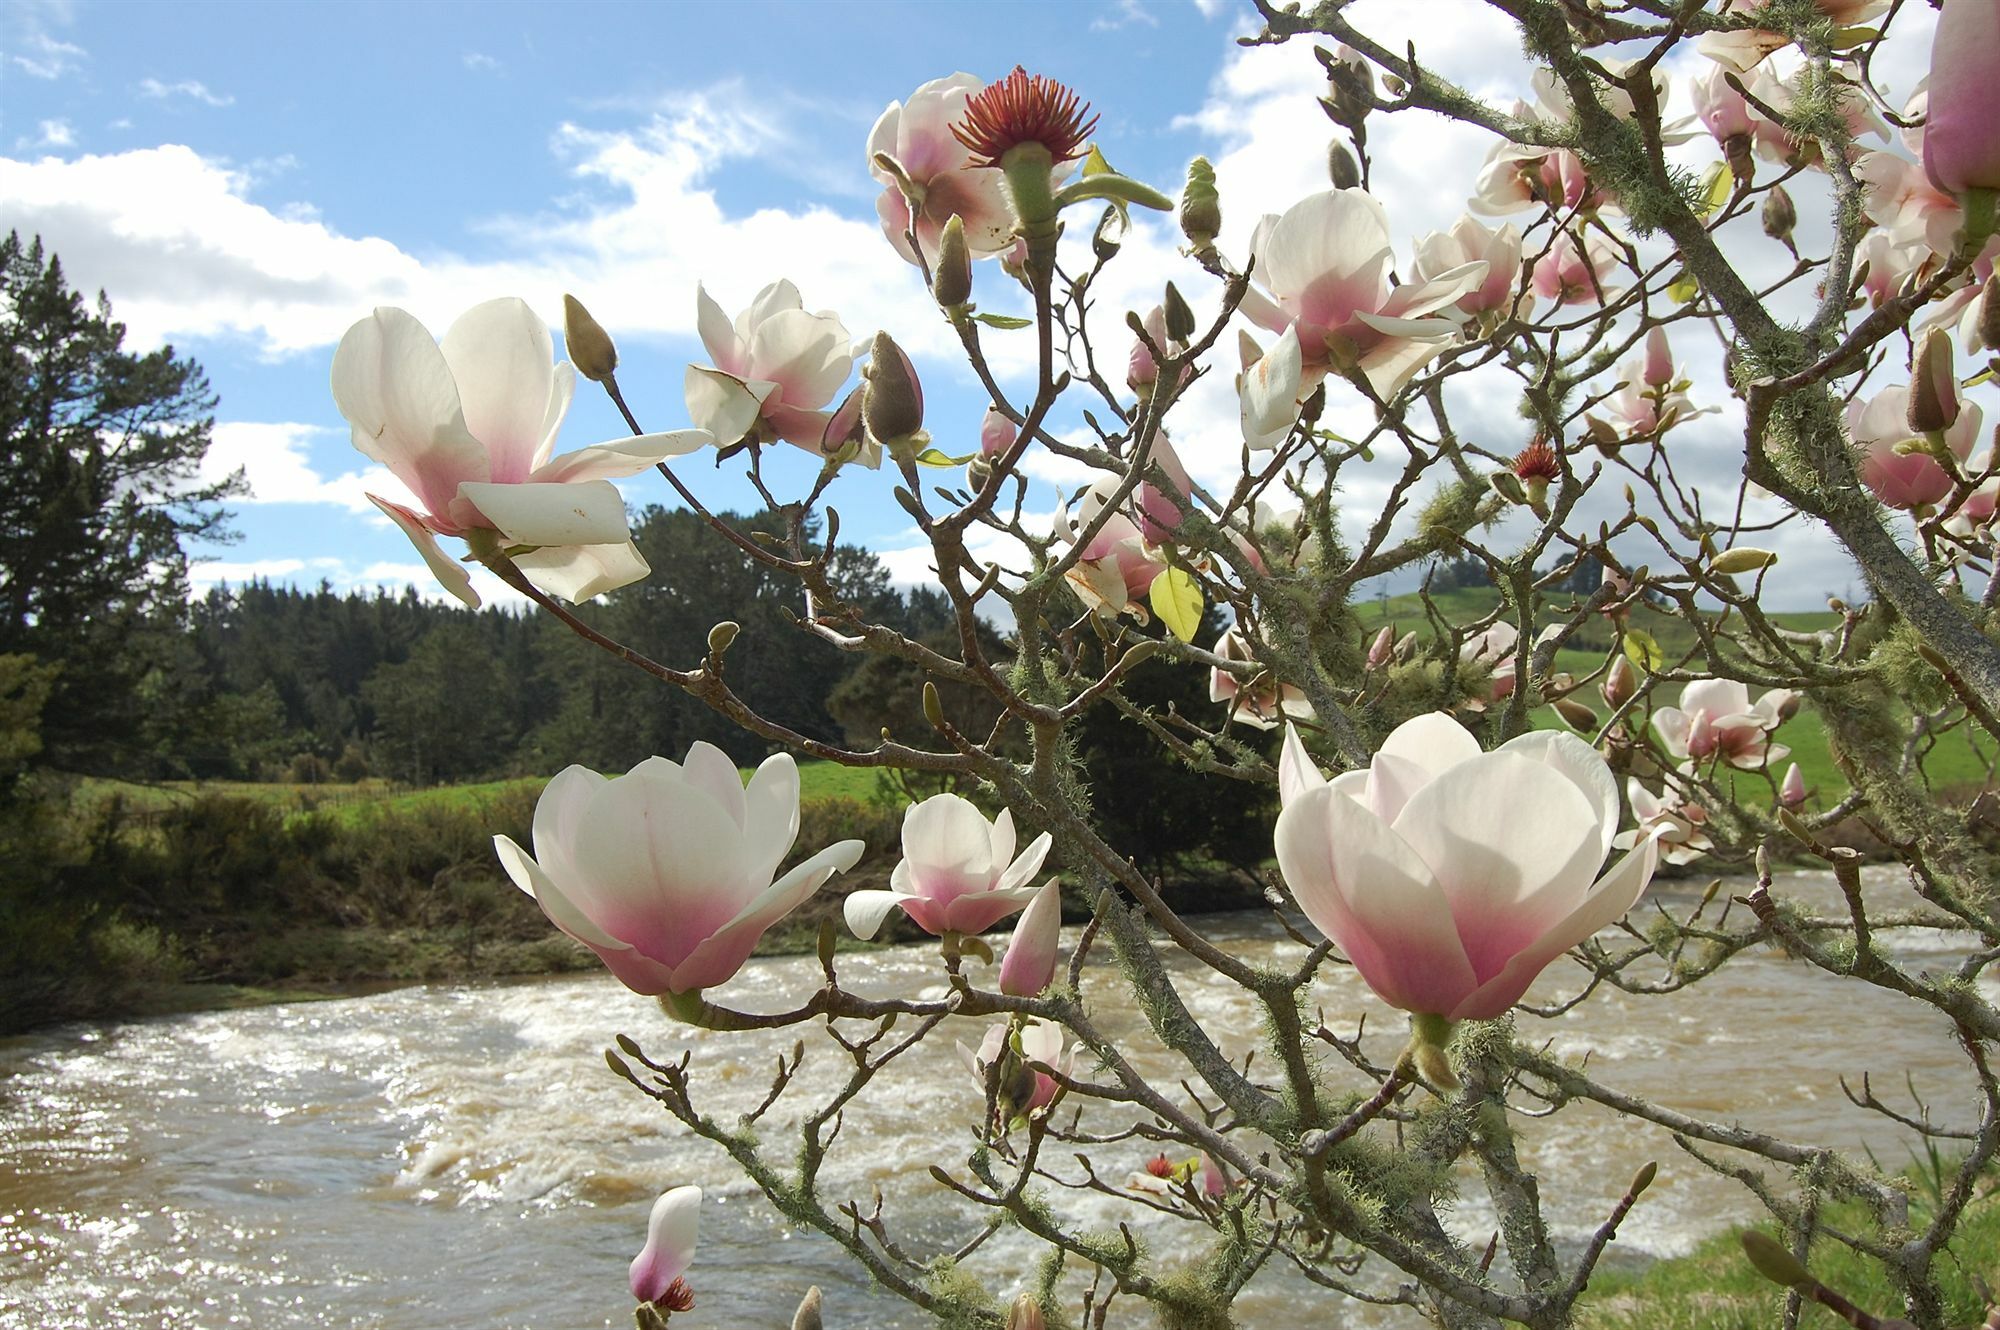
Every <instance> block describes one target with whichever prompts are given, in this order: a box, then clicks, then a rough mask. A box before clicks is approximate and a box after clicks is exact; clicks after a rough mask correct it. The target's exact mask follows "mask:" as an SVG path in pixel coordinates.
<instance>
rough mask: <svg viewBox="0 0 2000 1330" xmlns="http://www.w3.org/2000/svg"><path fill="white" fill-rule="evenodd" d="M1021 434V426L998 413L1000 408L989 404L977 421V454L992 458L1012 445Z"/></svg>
mask: <svg viewBox="0 0 2000 1330" xmlns="http://www.w3.org/2000/svg"><path fill="white" fill-rule="evenodd" d="M1020 435H1021V427H1020V426H1018V425H1016V424H1015V423H1014V422H1013V421H1011V420H1009V419H1007V417H1006V416H1004V415H1002V414H1000V408H999V407H997V406H989V407H987V408H986V414H985V415H984V416H982V417H981V418H980V421H979V455H980V456H981V457H986V458H994V457H998V456H1000V454H1002V453H1004V452H1006V451H1007V450H1008V449H1009V448H1012V447H1013V446H1014V440H1015V439H1017V438H1019V437H1020Z"/></svg>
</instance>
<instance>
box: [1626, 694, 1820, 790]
mask: <svg viewBox="0 0 2000 1330" xmlns="http://www.w3.org/2000/svg"><path fill="white" fill-rule="evenodd" d="M1797 705H1798V694H1797V693H1795V692H1793V691H1792V690H1791V689H1789V688H1773V689H1772V690H1771V691H1770V692H1768V693H1765V694H1764V695H1763V696H1762V697H1760V698H1758V699H1757V700H1756V701H1755V702H1754V703H1753V702H1751V700H1750V690H1749V688H1747V687H1745V686H1744V685H1743V684H1742V683H1741V682H1739V681H1738V680H1735V679H1697V680H1695V681H1694V682H1693V683H1691V684H1689V685H1688V686H1687V687H1685V688H1683V689H1682V690H1681V704H1680V705H1679V706H1677V707H1661V708H1660V709H1659V710H1657V711H1655V712H1654V713H1653V733H1654V734H1656V735H1658V736H1659V739H1660V744H1661V746H1662V747H1663V748H1665V749H1666V750H1667V752H1668V753H1669V754H1671V755H1672V756H1673V757H1674V758H1675V759H1676V760H1683V761H1690V760H1691V761H1695V762H1705V761H1708V760H1710V759H1711V758H1716V759H1720V760H1722V761H1725V762H1727V763H1729V765H1730V766H1732V767H1739V768H1741V769H1743V770H1745V771H1755V770H1757V769H1758V768H1760V767H1762V766H1765V765H1766V764H1768V763H1772V762H1782V761H1784V760H1785V757H1786V756H1787V755H1788V754H1789V753H1790V752H1791V751H1792V750H1791V749H1789V748H1787V747H1785V745H1783V744H1780V743H1772V742H1771V735H1772V734H1773V733H1774V732H1775V731H1776V730H1777V728H1778V727H1779V726H1780V725H1782V724H1784V722H1785V719H1786V716H1787V715H1788V714H1789V713H1790V712H1791V711H1792V710H1793V709H1794V708H1796V707H1797Z"/></svg>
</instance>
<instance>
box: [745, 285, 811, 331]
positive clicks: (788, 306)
mask: <svg viewBox="0 0 2000 1330" xmlns="http://www.w3.org/2000/svg"><path fill="white" fill-rule="evenodd" d="M805 305H806V302H805V297H803V296H801V295H800V294H799V288H798V287H797V286H795V285H793V284H792V280H791V279H790V278H789V277H780V278H779V279H778V280H777V281H775V282H772V283H771V284H770V285H769V286H767V287H765V288H764V289H763V290H761V291H759V292H758V293H757V295H756V298H755V299H753V300H752V301H751V302H750V308H748V309H746V310H744V311H743V312H742V313H741V314H739V315H738V316H737V318H736V335H737V336H739V337H741V338H742V339H743V343H744V345H746V346H748V345H749V343H750V339H751V338H752V337H754V336H755V335H756V333H757V330H758V329H759V328H761V327H763V326H764V324H765V323H766V322H768V321H769V320H771V319H773V318H776V317H777V316H778V315H780V314H783V313H785V312H786V311H787V310H803V309H804V308H805Z"/></svg>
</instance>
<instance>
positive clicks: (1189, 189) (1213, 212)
mask: <svg viewBox="0 0 2000 1330" xmlns="http://www.w3.org/2000/svg"><path fill="white" fill-rule="evenodd" d="M1181 234H1182V235H1184V236H1186V237H1187V238H1188V243H1189V244H1191V245H1193V246H1194V247H1195V248H1196V249H1207V248H1208V247H1209V246H1210V245H1213V244H1214V243H1215V238H1216V237H1217V236H1218V235H1221V234H1222V196H1221V195H1220V194H1219V193H1217V192H1216V188H1215V168H1214V167H1213V166H1210V165H1209V164H1208V158H1206V157H1197V158H1195V159H1194V160H1193V161H1191V162H1189V163H1188V173H1187V186H1186V188H1184V189H1182V190H1181Z"/></svg>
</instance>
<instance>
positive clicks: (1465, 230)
mask: <svg viewBox="0 0 2000 1330" xmlns="http://www.w3.org/2000/svg"><path fill="white" fill-rule="evenodd" d="M1416 259H1417V261H1416V265H1415V268H1414V269H1413V280H1415V281H1419V282H1428V281H1431V280H1432V279H1434V278H1437V277H1440V276H1443V275H1444V274H1446V273H1449V272H1454V271H1456V270H1457V269H1459V268H1462V267H1464V266H1465V265H1466V264H1468V263H1484V264H1485V265H1486V280H1485V281H1483V282H1481V283H1480V284H1479V285H1478V286H1476V287H1474V288H1472V289H1471V290H1470V291H1467V292H1466V293H1465V294H1464V295H1462V296H1460V297H1459V298H1458V309H1459V312H1461V313H1463V314H1470V315H1474V316H1477V315H1480V314H1487V313H1491V312H1494V311H1499V312H1500V313H1503V314H1512V313H1513V312H1514V310H1515V292H1516V288H1517V287H1518V286H1519V285H1520V281H1521V231H1520V228H1519V227H1517V226H1515V225H1514V224H1513V223H1512V222H1509V223H1508V224H1507V225H1505V226H1503V227H1501V228H1500V229H1499V230H1498V231H1489V230H1488V229H1487V228H1486V227H1485V226H1483V225H1481V224H1480V223H1479V221H1478V220H1477V219H1475V218H1472V217H1461V218H1459V219H1458V221H1457V222H1455V223H1454V224H1453V225H1452V228H1451V230H1449V231H1432V232H1431V233H1430V234H1429V235H1426V236H1425V237H1424V238H1423V239H1421V240H1419V241H1418V242H1417V246H1416Z"/></svg>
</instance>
